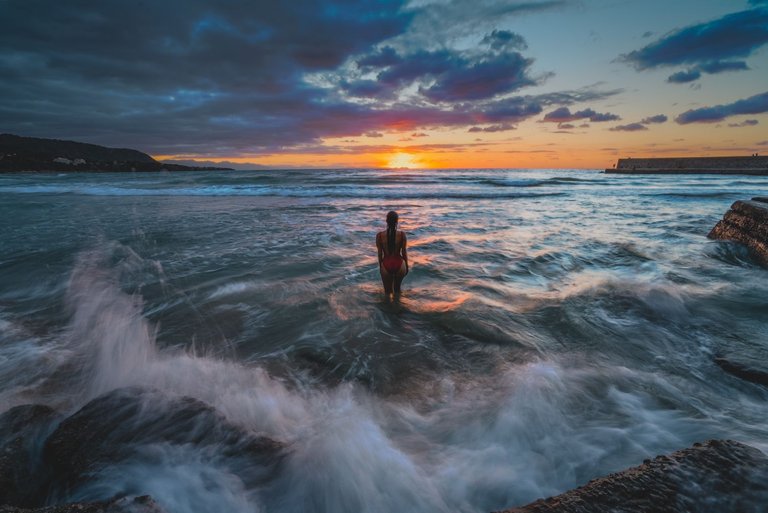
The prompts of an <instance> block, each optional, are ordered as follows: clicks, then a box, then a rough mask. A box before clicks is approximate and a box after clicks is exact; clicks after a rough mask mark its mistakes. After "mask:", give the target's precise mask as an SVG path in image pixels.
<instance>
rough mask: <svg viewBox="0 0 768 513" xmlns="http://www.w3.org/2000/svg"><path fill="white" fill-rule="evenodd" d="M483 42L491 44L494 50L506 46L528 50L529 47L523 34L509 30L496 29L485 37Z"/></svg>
mask: <svg viewBox="0 0 768 513" xmlns="http://www.w3.org/2000/svg"><path fill="white" fill-rule="evenodd" d="M482 43H483V44H486V45H489V46H490V47H491V48H492V49H494V50H503V49H506V48H514V49H517V50H526V49H527V48H528V44H527V43H526V42H525V39H523V36H521V35H519V34H515V33H514V32H510V31H509V30H494V31H493V32H491V33H490V34H488V35H487V36H485V37H484V38H483V40H482Z"/></svg>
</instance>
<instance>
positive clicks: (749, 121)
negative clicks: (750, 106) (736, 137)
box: [728, 119, 760, 128]
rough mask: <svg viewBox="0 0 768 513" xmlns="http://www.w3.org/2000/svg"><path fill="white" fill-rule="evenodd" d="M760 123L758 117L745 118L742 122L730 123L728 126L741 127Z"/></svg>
mask: <svg viewBox="0 0 768 513" xmlns="http://www.w3.org/2000/svg"><path fill="white" fill-rule="evenodd" d="M759 124H760V122H759V121H758V120H756V119H745V120H744V121H742V122H741V123H728V126H729V127H732V128H741V127H745V126H756V125H759Z"/></svg>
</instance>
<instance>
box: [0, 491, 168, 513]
mask: <svg viewBox="0 0 768 513" xmlns="http://www.w3.org/2000/svg"><path fill="white" fill-rule="evenodd" d="M0 513H163V509H162V508H160V506H158V505H157V503H156V502H155V501H154V500H152V497H150V496H148V495H142V496H141V497H132V498H128V497H123V498H120V499H113V500H110V501H100V502H73V503H70V504H62V505H59V506H46V507H42V508H33V509H26V508H18V507H15V506H8V505H4V506H0Z"/></svg>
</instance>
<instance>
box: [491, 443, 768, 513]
mask: <svg viewBox="0 0 768 513" xmlns="http://www.w3.org/2000/svg"><path fill="white" fill-rule="evenodd" d="M766 504H768V456H766V455H765V454H763V453H762V452H761V451H759V450H757V449H755V448H754V447H750V446H748V445H744V444H742V443H739V442H735V441H733V440H710V441H708V442H705V443H703V444H694V446H693V447H691V448H689V449H683V450H681V451H677V452H674V453H672V454H670V455H668V456H657V457H656V458H654V459H653V460H645V462H644V463H643V464H642V465H639V466H637V467H632V468H629V469H627V470H623V471H621V472H617V473H615V474H611V475H608V476H605V477H601V478H598V479H595V480H593V481H590V482H589V483H587V484H586V485H584V486H582V487H580V488H576V489H574V490H570V491H568V492H565V493H563V494H561V495H558V496H556V497H550V498H549V499H540V500H538V501H536V502H532V503H531V504H528V505H527V506H523V507H519V508H512V509H509V510H506V511H505V512H503V513H609V512H610V513H630V512H632V513H639V512H649V513H650V512H654V513H679V512H683V511H685V512H709V511H713V512H714V511H716V512H718V513H751V512H755V513H757V512H762V511H765V505H766Z"/></svg>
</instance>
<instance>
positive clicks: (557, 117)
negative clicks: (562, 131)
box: [542, 107, 621, 123]
mask: <svg viewBox="0 0 768 513" xmlns="http://www.w3.org/2000/svg"><path fill="white" fill-rule="evenodd" d="M580 119H589V120H590V121H591V122H593V123H600V122H604V121H616V120H619V119H621V117H619V116H617V115H616V114H611V113H609V112H606V113H600V112H595V111H594V110H592V109H584V110H580V111H577V112H574V113H571V110H570V109H569V108H568V107H560V108H557V109H555V110H553V111H552V112H549V113H547V114H546V115H545V116H544V119H543V120H542V121H543V122H550V123H567V122H571V121H578V120H580Z"/></svg>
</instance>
